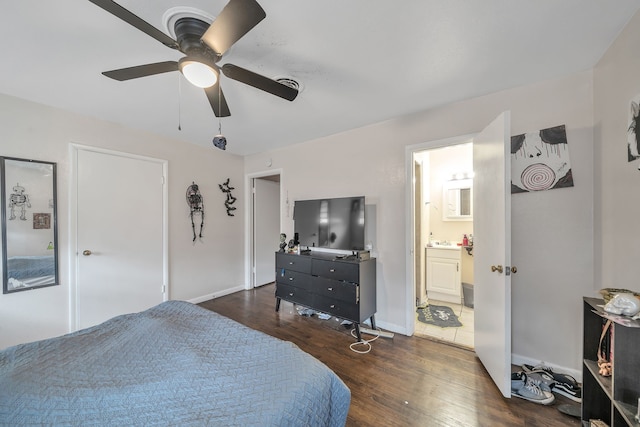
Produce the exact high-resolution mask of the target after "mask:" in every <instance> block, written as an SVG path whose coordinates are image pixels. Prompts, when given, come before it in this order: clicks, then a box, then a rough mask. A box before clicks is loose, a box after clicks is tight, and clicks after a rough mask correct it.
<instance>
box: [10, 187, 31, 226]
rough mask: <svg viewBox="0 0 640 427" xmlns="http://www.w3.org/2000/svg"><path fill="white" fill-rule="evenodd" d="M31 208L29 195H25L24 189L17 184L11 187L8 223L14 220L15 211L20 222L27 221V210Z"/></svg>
mask: <svg viewBox="0 0 640 427" xmlns="http://www.w3.org/2000/svg"><path fill="white" fill-rule="evenodd" d="M30 207H31V201H30V200H29V195H28V194H27V193H25V188H24V187H23V186H22V185H20V183H17V184H16V185H14V186H13V193H11V195H9V209H10V212H11V213H10V214H9V221H13V220H14V219H16V209H18V210H19V211H20V219H21V220H22V221H26V220H27V208H30Z"/></svg>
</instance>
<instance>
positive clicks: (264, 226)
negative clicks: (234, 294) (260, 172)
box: [253, 178, 280, 286]
mask: <svg viewBox="0 0 640 427" xmlns="http://www.w3.org/2000/svg"><path fill="white" fill-rule="evenodd" d="M253 182H254V187H253V188H254V198H253V224H254V226H253V230H254V240H253V249H254V271H255V275H254V282H253V285H254V286H262V285H266V284H267V283H272V282H274V281H275V280H276V255H275V253H276V251H278V249H279V245H280V183H279V182H276V181H272V180H268V179H263V178H255V179H254V180H253Z"/></svg>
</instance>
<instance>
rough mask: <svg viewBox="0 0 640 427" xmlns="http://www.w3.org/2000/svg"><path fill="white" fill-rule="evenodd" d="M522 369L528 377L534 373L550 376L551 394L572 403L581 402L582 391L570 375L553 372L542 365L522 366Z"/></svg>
mask: <svg viewBox="0 0 640 427" xmlns="http://www.w3.org/2000/svg"><path fill="white" fill-rule="evenodd" d="M522 369H523V370H524V371H525V372H526V373H527V374H528V375H529V376H532V375H533V374H534V373H536V374H540V375H547V376H551V377H552V378H553V384H552V385H551V391H552V392H554V393H557V394H560V395H562V396H565V397H568V398H569V399H571V400H573V401H574V402H582V389H581V387H580V384H579V383H578V381H576V379H575V378H573V377H572V376H571V375H567V374H562V373H559V372H554V371H553V369H551V368H550V367H548V366H544V365H538V366H532V365H522Z"/></svg>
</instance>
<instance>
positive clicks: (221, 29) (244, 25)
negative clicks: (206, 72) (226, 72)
mask: <svg viewBox="0 0 640 427" xmlns="http://www.w3.org/2000/svg"><path fill="white" fill-rule="evenodd" d="M266 16H267V14H266V13H265V11H264V9H262V7H260V5H259V4H258V3H257V2H256V1H255V0H231V1H230V2H229V3H227V5H226V6H225V7H224V9H222V11H221V12H220V14H219V15H218V17H217V18H216V20H215V21H213V23H212V24H211V25H210V26H209V28H208V29H207V31H206V32H205V33H204V34H203V35H202V39H201V40H202V41H203V42H204V43H205V44H206V45H207V46H209V47H210V48H211V49H212V50H213V51H214V52H215V53H217V54H218V55H222V54H224V53H225V52H226V51H227V50H228V49H229V48H230V47H231V45H233V44H234V43H235V42H237V41H238V40H240V39H241V38H242V36H244V35H245V34H247V33H248V32H249V30H251V29H252V28H253V27H255V26H256V25H258V23H259V22H260V21H262V20H263V19H264V18H265V17H266Z"/></svg>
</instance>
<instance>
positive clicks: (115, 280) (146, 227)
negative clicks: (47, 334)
mask: <svg viewBox="0 0 640 427" xmlns="http://www.w3.org/2000/svg"><path fill="white" fill-rule="evenodd" d="M76 156H77V157H76V164H75V166H76V171H75V172H76V177H75V180H76V185H75V186H74V187H75V190H76V191H77V194H76V197H75V200H76V203H77V206H76V248H77V254H76V293H75V301H76V311H75V316H76V327H77V328H78V329H81V328H86V327H89V326H92V325H96V324H98V323H101V322H103V321H105V320H107V319H109V318H111V317H113V316H116V315H119V314H124V313H132V312H137V311H141V310H144V309H147V308H149V307H152V306H153V305H156V304H158V303H160V302H162V301H164V300H166V261H165V259H166V257H165V253H166V239H165V233H166V220H165V218H166V213H165V212H166V207H165V197H166V193H165V188H164V186H165V183H164V181H165V168H166V162H163V161H158V160H155V159H146V158H140V157H128V156H126V155H124V154H120V153H113V152H100V151H93V150H90V149H78V150H77V152H76Z"/></svg>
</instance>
